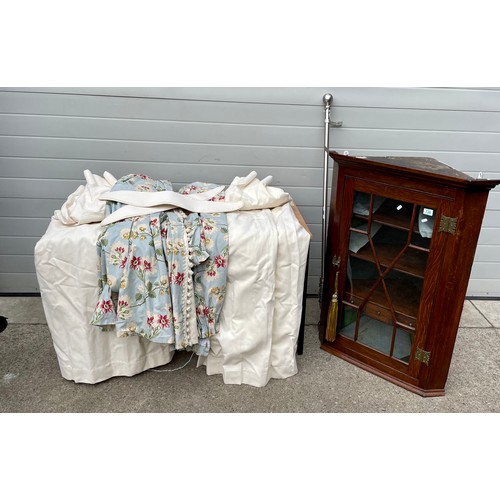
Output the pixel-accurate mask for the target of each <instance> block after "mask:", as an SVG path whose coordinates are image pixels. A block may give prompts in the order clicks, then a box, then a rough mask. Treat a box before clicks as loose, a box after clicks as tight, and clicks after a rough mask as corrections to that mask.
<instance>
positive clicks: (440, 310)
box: [420, 191, 488, 389]
mask: <svg viewBox="0 0 500 500" xmlns="http://www.w3.org/2000/svg"><path fill="white" fill-rule="evenodd" d="M487 198H488V191H471V192H465V191H461V192H459V193H458V194H457V199H456V202H455V205H454V206H450V212H451V213H450V214H449V215H450V216H453V217H458V225H457V230H456V234H446V241H445V243H444V244H445V250H444V256H443V267H442V272H441V279H440V281H439V283H437V289H436V296H435V301H434V307H433V313H432V316H431V317H430V318H429V334H428V337H427V338H428V341H427V344H426V350H428V351H430V352H431V360H430V364H429V366H425V365H423V366H422V370H421V374H420V379H421V384H422V387H424V388H426V389H441V388H444V386H445V384H446V380H447V377H448V372H449V368H450V364H451V359H452V354H453V349H454V346H455V340H456V336H457V332H458V325H459V323H460V317H461V314H462V309H463V305H464V300H465V294H466V292H467V286H468V283H469V278H470V273H471V269H472V264H473V260H474V254H475V252H476V245H477V240H478V238H479V233H480V230H481V223H482V219H483V215H484V210H485V207H486V201H487ZM445 215H448V214H445Z"/></svg>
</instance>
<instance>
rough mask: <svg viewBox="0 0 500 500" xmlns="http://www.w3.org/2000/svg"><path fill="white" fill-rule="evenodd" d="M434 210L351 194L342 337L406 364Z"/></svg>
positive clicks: (427, 252)
mask: <svg viewBox="0 0 500 500" xmlns="http://www.w3.org/2000/svg"><path fill="white" fill-rule="evenodd" d="M434 215H435V209H433V208H431V207H421V206H418V205H416V204H412V203H406V202H402V201H399V200H394V199H391V198H382V197H378V196H374V195H370V194H367V193H360V192H356V193H355V198H354V204H353V214H352V218H351V227H350V231H349V232H350V235H349V257H348V262H347V267H346V278H345V284H344V291H343V296H342V307H341V314H340V320H339V321H340V324H339V328H340V332H339V333H340V335H342V336H344V337H347V338H349V339H351V340H352V341H354V342H358V343H360V344H363V345H365V346H368V347H370V348H371V349H374V350H376V351H378V352H381V353H383V354H385V355H387V356H390V357H392V358H395V359H399V360H401V361H402V362H404V363H408V362H409V356H410V352H411V348H412V342H413V337H414V334H415V330H416V327H417V316H418V309H419V302H420V296H421V293H422V285H423V279H424V275H425V269H426V266H427V258H428V255H429V249H430V241H431V238H432V232H433V227H434Z"/></svg>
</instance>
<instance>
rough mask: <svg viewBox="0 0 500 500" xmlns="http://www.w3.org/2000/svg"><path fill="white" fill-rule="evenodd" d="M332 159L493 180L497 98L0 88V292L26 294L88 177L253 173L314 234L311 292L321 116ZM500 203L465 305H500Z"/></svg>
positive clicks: (422, 92) (487, 223)
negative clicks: (327, 121) (400, 163)
mask: <svg viewBox="0 0 500 500" xmlns="http://www.w3.org/2000/svg"><path fill="white" fill-rule="evenodd" d="M326 92H331V93H333V95H334V111H333V114H332V119H333V120H342V121H343V122H344V125H343V127H342V128H340V129H337V128H333V129H332V131H331V143H330V145H331V147H332V148H334V149H336V150H338V151H344V150H348V151H349V153H350V154H353V155H386V154H388V155H403V156H404V155H417V156H418V155H421V156H433V157H435V158H437V159H439V160H441V161H443V162H445V163H448V164H449V165H452V166H454V167H456V168H458V169H460V170H462V171H464V172H467V173H469V174H471V175H477V173H478V172H479V171H483V172H484V173H485V176H487V177H488V176H489V177H498V178H500V163H499V161H500V143H499V138H500V135H499V134H500V92H498V91H496V90H484V89H482V90H471V89H420V88H413V89H409V88H408V89H406V88H403V89H401V88H397V89H396V88H394V89H392V88H335V87H324V88H16V89H12V88H4V89H0V292H3V293H14V292H35V291H37V289H38V287H37V283H36V277H35V274H34V265H33V248H34V245H35V243H36V241H37V240H38V239H39V238H40V236H41V235H42V234H43V233H44V231H45V229H46V227H47V225H48V223H49V220H50V216H51V215H52V213H53V211H54V210H55V209H57V208H59V207H60V206H61V204H62V203H63V202H64V200H65V199H66V197H67V196H68V195H69V194H70V193H71V192H72V191H74V190H75V189H76V188H77V187H78V186H79V185H80V184H82V183H83V170H84V169H85V168H89V169H90V170H91V171H92V172H94V173H98V174H101V173H102V172H103V171H104V170H108V171H110V172H112V173H113V174H114V175H115V176H117V177H119V176H121V175H124V174H127V173H130V172H141V173H145V174H148V175H151V176H153V177H158V178H168V179H170V180H172V181H173V182H174V183H175V185H180V184H181V183H186V182H190V181H192V180H205V181H209V182H216V183H221V184H226V185H227V184H228V183H229V182H230V181H231V180H232V179H233V178H234V176H236V175H246V174H247V173H248V172H250V171H251V170H256V171H257V172H258V174H259V175H260V176H261V177H264V176H266V175H273V177H274V184H275V185H277V186H280V187H282V188H284V189H285V190H287V191H288V192H289V193H290V194H291V195H292V196H293V198H294V199H295V201H296V203H297V205H298V206H299V208H300V210H301V211H302V213H303V215H304V217H305V219H306V222H307V223H308V225H309V227H310V228H311V230H312V232H313V234H314V241H313V243H312V245H311V260H310V269H309V273H310V277H309V283H308V292H309V293H311V294H313V293H316V292H317V289H318V281H319V262H320V260H319V257H320V248H321V244H320V238H321V196H322V195H321V193H322V187H321V186H322V178H323V177H322V162H323V150H322V147H323V144H322V141H323V119H324V112H323V104H322V97H323V95H324V94H325V93H326ZM499 213H500V192H499V191H495V192H494V193H492V195H490V201H489V204H488V211H487V214H486V217H485V220H484V224H483V229H482V233H481V239H480V246H479V248H478V251H477V254H476V262H475V264H474V269H473V277H472V279H471V283H470V287H469V295H475V296H485V295H494V296H500V220H499V219H500V217H499Z"/></svg>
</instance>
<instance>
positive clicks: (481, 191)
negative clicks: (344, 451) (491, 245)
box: [319, 151, 500, 396]
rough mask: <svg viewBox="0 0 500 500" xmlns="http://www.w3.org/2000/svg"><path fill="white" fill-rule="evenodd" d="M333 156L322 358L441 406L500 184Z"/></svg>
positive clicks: (381, 160)
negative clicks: (489, 208) (491, 198)
mask: <svg viewBox="0 0 500 500" xmlns="http://www.w3.org/2000/svg"><path fill="white" fill-rule="evenodd" d="M330 156H331V157H332V158H333V160H334V169H333V179H332V195H331V196H332V198H331V203H330V211H329V215H328V235H327V245H326V252H325V259H324V266H325V268H324V270H323V272H324V273H323V276H324V288H323V296H322V300H321V319H320V323H319V330H320V339H321V348H322V349H324V350H325V351H327V352H329V353H331V354H334V355H336V356H338V357H340V358H342V359H344V360H346V361H349V362H350V363H353V364H355V365H357V366H359V367H361V368H363V369H365V370H368V371H369V372H372V373H374V374H376V375H379V376H380V377H383V378H385V379H387V380H389V381H391V382H393V383H395V384H397V385H399V386H401V387H403V388H405V389H408V390H410V391H412V392H415V393H417V394H420V395H421V396H443V395H444V394H445V384H446V379H447V377H448V371H449V367H450V362H451V358H452V354H453V348H454V344H455V339H456V335H457V331H458V325H459V322H460V316H461V313H462V308H463V304H464V300H465V294H466V290H467V285H468V282H469V277H470V271H471V267H472V262H473V259H474V253H475V250H476V245H477V240H478V237H479V232H480V229H481V222H482V219H483V215H484V210H485V207H486V201H487V198H488V193H489V191H490V190H491V189H492V188H494V187H495V186H496V185H497V184H500V180H486V179H477V180H475V179H472V178H471V177H469V176H468V175H466V174H464V173H462V172H459V171H458V170H455V169H453V168H452V167H450V166H448V165H445V164H443V163H441V162H439V161H437V160H435V159H433V158H422V157H354V156H345V155H340V154H338V153H336V152H334V151H331V152H330ZM329 313H330V314H329ZM333 313H334V314H333Z"/></svg>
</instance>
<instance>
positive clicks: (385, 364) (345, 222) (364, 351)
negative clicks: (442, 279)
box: [329, 175, 454, 384]
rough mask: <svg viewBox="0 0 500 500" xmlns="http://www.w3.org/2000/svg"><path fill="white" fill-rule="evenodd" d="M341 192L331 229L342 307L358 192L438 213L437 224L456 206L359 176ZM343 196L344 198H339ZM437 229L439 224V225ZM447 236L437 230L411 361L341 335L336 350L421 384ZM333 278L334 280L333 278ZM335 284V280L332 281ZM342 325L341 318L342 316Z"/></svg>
mask: <svg viewBox="0 0 500 500" xmlns="http://www.w3.org/2000/svg"><path fill="white" fill-rule="evenodd" d="M343 181H344V182H343V185H342V186H339V187H341V188H342V189H341V192H339V193H338V195H337V207H336V210H337V214H336V215H337V217H335V220H336V221H337V222H336V224H335V225H336V226H337V227H333V228H331V229H332V230H333V232H334V234H333V238H332V247H331V248H332V251H331V252H330V255H329V259H330V261H331V259H332V256H338V257H340V259H341V264H340V267H339V289H338V291H339V293H338V296H339V302H340V303H341V301H342V299H343V297H344V292H345V280H346V267H347V266H346V263H347V259H348V254H349V238H350V226H351V218H352V210H353V201H354V193H355V192H363V193H367V194H372V195H377V196H383V197H386V198H392V199H394V200H399V201H402V202H407V203H411V204H416V205H420V206H426V207H429V208H433V209H435V210H436V216H435V220H436V221H438V220H439V219H440V217H441V215H442V214H443V211H446V208H445V207H447V206H450V205H449V204H450V203H453V201H454V200H453V198H452V197H450V196H449V195H448V194H451V193H446V194H443V193H439V194H438V193H436V192H429V190H426V189H425V187H426V186H424V185H423V186H418V185H412V186H411V187H410V186H401V185H395V184H394V180H392V182H388V181H384V180H380V179H379V178H378V179H377V180H375V179H371V180H370V179H366V178H361V177H357V176H352V175H351V176H345V177H343ZM339 195H340V196H339ZM436 226H437V224H436ZM443 237H444V236H443V234H442V233H439V232H438V230H437V227H435V228H434V231H433V235H432V239H431V245H430V251H429V254H428V259H427V264H426V269H425V276H424V278H423V283H422V293H421V298H420V303H419V308H418V315H417V325H416V330H415V336H414V339H413V343H412V348H411V352H410V358H409V362H408V363H404V362H402V361H400V360H397V359H396V358H391V357H389V356H388V355H385V354H383V353H379V352H378V351H376V350H374V349H371V348H370V347H368V346H365V345H363V344H360V343H358V342H355V341H353V340H351V339H349V338H347V337H344V336H341V335H338V336H337V339H336V340H335V342H334V346H335V347H336V348H337V349H340V350H341V351H345V352H346V353H347V354H348V355H349V356H354V357H356V358H358V359H359V360H360V361H361V362H363V363H366V364H368V365H371V366H374V367H375V368H377V369H380V370H383V371H385V372H387V373H389V374H390V375H392V376H395V377H397V378H402V379H404V380H406V381H407V382H409V383H413V384H415V383H418V379H419V375H420V371H421V369H422V363H421V362H420V361H418V360H417V359H416V358H415V353H416V350H417V348H419V349H423V350H425V348H426V341H427V337H428V333H429V329H430V318H431V317H432V315H433V309H434V303H433V297H434V295H435V292H436V286H437V283H438V282H439V274H440V270H441V266H442V262H443V259H442V253H443V248H444V245H443V241H442V238H443ZM330 278H331V276H330ZM329 281H330V283H331V281H332V280H331V279H330V280H329ZM332 292H333V290H332V289H331V288H330V293H329V296H330V298H331V294H332ZM339 321H340V315H339Z"/></svg>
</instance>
